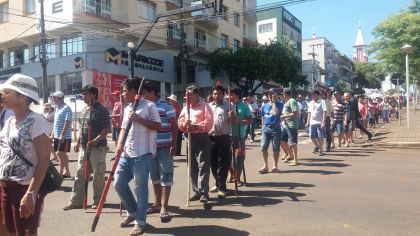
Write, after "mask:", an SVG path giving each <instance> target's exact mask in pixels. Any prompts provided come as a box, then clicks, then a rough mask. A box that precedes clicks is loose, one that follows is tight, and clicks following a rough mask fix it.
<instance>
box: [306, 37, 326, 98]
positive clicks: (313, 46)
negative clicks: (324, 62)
mask: <svg viewBox="0 0 420 236" xmlns="http://www.w3.org/2000/svg"><path fill="white" fill-rule="evenodd" d="M321 45H324V44H323V43H319V44H312V45H311V47H312V52H310V53H309V55H311V56H312V80H311V83H312V91H314V90H315V72H316V70H315V56H318V54H316V53H315V47H318V46H321Z"/></svg>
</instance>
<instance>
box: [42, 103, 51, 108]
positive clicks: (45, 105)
mask: <svg viewBox="0 0 420 236" xmlns="http://www.w3.org/2000/svg"><path fill="white" fill-rule="evenodd" d="M45 108H50V109H52V106H51V104H50V103H45V104H44V109H45Z"/></svg>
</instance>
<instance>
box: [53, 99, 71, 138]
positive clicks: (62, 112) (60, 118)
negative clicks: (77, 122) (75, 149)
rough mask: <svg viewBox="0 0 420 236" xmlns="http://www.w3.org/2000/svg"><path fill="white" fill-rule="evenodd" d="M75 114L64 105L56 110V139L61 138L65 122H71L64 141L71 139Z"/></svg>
mask: <svg viewBox="0 0 420 236" xmlns="http://www.w3.org/2000/svg"><path fill="white" fill-rule="evenodd" d="M72 118H73V114H72V112H71V108H70V107H69V106H68V105H67V104H65V103H63V104H61V105H59V106H57V107H56V108H55V114H54V126H53V135H54V138H60V135H61V132H63V128H64V122H66V121H68V122H70V126H69V128H68V129H67V130H66V133H65V134H64V139H71V125H72V124H71V123H72Z"/></svg>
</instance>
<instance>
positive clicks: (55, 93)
mask: <svg viewBox="0 0 420 236" xmlns="http://www.w3.org/2000/svg"><path fill="white" fill-rule="evenodd" d="M52 96H53V97H58V98H64V93H63V92H61V91H55V92H54V94H53V95H52Z"/></svg>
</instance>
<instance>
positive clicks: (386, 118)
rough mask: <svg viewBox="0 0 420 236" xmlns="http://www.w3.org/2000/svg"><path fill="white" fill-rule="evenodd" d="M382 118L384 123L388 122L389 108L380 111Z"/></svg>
mask: <svg viewBox="0 0 420 236" xmlns="http://www.w3.org/2000/svg"><path fill="white" fill-rule="evenodd" d="M382 119H383V121H384V123H388V122H389V110H383V111H382Z"/></svg>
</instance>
